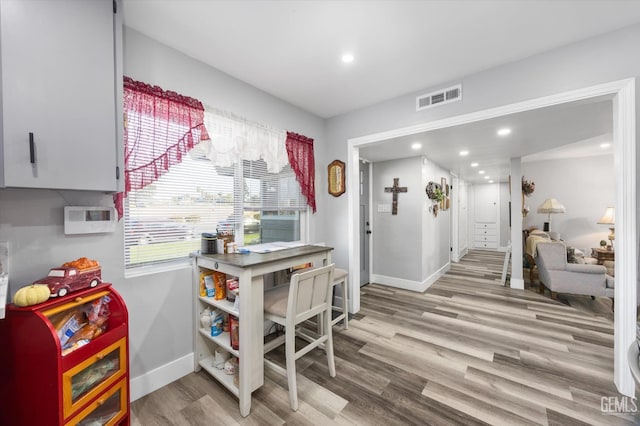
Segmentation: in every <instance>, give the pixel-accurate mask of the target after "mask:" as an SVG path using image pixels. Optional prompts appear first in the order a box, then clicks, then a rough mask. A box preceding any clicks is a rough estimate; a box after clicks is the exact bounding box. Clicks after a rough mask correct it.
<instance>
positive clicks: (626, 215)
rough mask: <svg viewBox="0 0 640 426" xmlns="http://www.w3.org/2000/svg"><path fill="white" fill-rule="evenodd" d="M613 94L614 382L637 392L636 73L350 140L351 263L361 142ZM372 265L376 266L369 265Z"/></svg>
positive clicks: (517, 239) (356, 304) (517, 237)
mask: <svg viewBox="0 0 640 426" xmlns="http://www.w3.org/2000/svg"><path fill="white" fill-rule="evenodd" d="M604 95H613V96H614V97H613V147H614V173H615V183H616V198H615V200H616V231H617V232H616V250H617V251H618V253H620V254H621V255H620V256H618V257H619V259H618V261H617V262H616V266H615V274H616V281H617V283H618V285H616V288H615V299H616V304H615V305H616V309H615V314H614V382H615V384H616V386H617V388H618V391H620V393H622V394H624V395H628V396H633V395H634V392H635V383H634V381H633V378H632V376H631V372H630V370H629V367H628V363H627V355H626V353H627V349H628V348H629V346H630V345H631V343H633V342H634V341H635V338H636V286H637V278H638V274H637V269H636V262H637V247H638V236H637V234H636V149H635V144H636V115H635V103H636V91H635V79H634V78H629V79H624V80H618V81H613V82H609V83H604V84H599V85H595V86H589V87H585V88H581V89H577V90H571V91H568V92H563V93H558V94H554V95H550V96H544V97H540V98H535V99H531V100H527V101H522V102H516V103H513V104H509V105H504V106H500V107H496V108H490V109H486V110H483V111H477V112H471V113H467V114H462V115H458V116H453V117H449V118H444V119H440V120H434V121H430V122H425V123H420V124H416V125H412V126H407V127H403V128H399V129H394V130H389V131H384V132H379V133H374V134H371V135H366V136H361V137H356V138H352V139H349V140H348V146H347V163H348V167H347V169H348V171H349V174H350V176H349V179H347V181H348V182H350V184H349V188H348V189H347V199H348V200H347V202H348V207H347V217H348V234H347V235H348V236H350V238H348V246H349V264H350V265H359V261H360V256H361V253H360V244H359V235H358V233H359V214H358V209H359V204H358V201H359V197H358V196H356V194H359V193H360V192H359V190H358V185H359V184H358V182H359V179H358V177H359V176H358V174H359V165H358V161H359V160H360V148H362V147H365V146H367V145H370V144H373V143H376V142H380V141H382V140H386V139H392V138H398V137H402V136H407V135H413V134H416V133H421V132H425V131H430V130H436V129H442V128H446V127H453V126H457V125H461V124H467V123H472V122H476V121H482V120H486V119H489V118H495V117H500V116H503V115H507V114H513V113H518V112H524V111H529V110H533V109H537V108H544V107H549V106H553V105H558V104H563V103H567V102H574V101H579V100H583V99H589V98H593V97H597V96H604ZM511 240H512V244H514V245H515V244H520V245H521V244H522V233H521V232H519V231H518V232H514V231H513V230H512V238H511ZM370 267H371V266H370ZM350 273H351V274H353V277H350V278H351V279H352V280H353V282H355V283H358V282H360V270H359V267H358V268H351V271H350ZM350 289H351V292H352V294H351V301H352V305H351V306H352V312H358V311H359V310H360V289H359V287H357V286H350Z"/></svg>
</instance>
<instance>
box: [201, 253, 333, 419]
mask: <svg viewBox="0 0 640 426" xmlns="http://www.w3.org/2000/svg"><path fill="white" fill-rule="evenodd" d="M332 250H333V248H332V247H321V246H312V245H305V246H302V247H296V248H291V249H285V250H279V251H275V252H271V253H247V254H235V253H234V254H212V255H200V254H199V255H196V256H195V262H194V267H193V283H194V287H193V288H194V289H195V293H194V300H195V308H194V315H195V318H194V324H195V327H194V328H195V333H194V346H195V348H194V355H195V366H194V370H195V371H199V370H200V369H201V368H204V369H205V370H206V371H207V372H209V373H210V374H211V375H212V376H213V377H214V378H216V379H217V380H219V381H220V382H221V383H222V384H223V385H224V386H225V387H227V388H228V389H229V390H230V391H231V392H232V393H234V394H235V395H236V396H238V399H239V405H240V414H242V416H243V417H246V416H248V415H249V412H250V411H251V392H253V391H254V390H256V389H258V388H259V387H260V386H262V385H263V384H264V357H263V352H264V350H263V346H264V332H263V329H264V312H263V303H264V301H263V293H264V282H263V275H264V274H268V273H271V272H276V271H280V270H283V269H287V268H291V267H294V266H297V265H301V264H304V263H307V262H313V264H314V265H316V266H321V265H328V264H330V263H331V251H332ZM201 268H205V269H209V270H215V271H220V272H224V273H225V274H229V275H233V276H236V277H238V278H239V279H240V284H239V285H240V312H239V318H240V348H239V350H238V351H236V352H235V353H234V352H233V351H231V352H232V353H234V355H237V356H238V358H239V359H240V374H239V384H238V386H236V385H234V384H233V379H232V378H230V376H227V377H225V376H224V373H223V372H219V371H218V370H215V369H213V367H212V366H211V359H212V347H214V346H215V345H220V346H222V347H223V348H225V349H227V348H226V346H225V342H224V341H223V340H222V339H228V336H225V337H222V338H218V339H216V338H211V337H209V336H206V331H204V330H202V329H200V312H201V310H202V306H203V304H210V305H212V306H215V307H217V308H219V309H222V310H224V311H226V312H231V313H234V311H233V310H232V308H230V305H231V304H230V303H228V302H222V301H219V302H216V301H213V298H203V297H199V280H200V270H201Z"/></svg>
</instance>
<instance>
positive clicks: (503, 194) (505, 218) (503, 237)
mask: <svg viewBox="0 0 640 426" xmlns="http://www.w3.org/2000/svg"><path fill="white" fill-rule="evenodd" d="M499 186H500V193H499V198H498V199H499V200H500V223H499V231H500V241H498V247H507V245H508V244H509V239H510V238H511V226H509V201H510V199H511V197H510V196H509V183H508V182H501V183H500V185H499Z"/></svg>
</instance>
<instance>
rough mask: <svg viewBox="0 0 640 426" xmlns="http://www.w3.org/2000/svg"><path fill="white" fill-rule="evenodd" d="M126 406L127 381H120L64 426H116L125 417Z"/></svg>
mask: <svg viewBox="0 0 640 426" xmlns="http://www.w3.org/2000/svg"><path fill="white" fill-rule="evenodd" d="M128 404H129V399H128V395H127V380H126V379H122V380H121V381H120V382H119V383H117V384H116V385H115V386H113V387H112V388H111V389H109V390H108V391H107V392H105V393H104V394H103V395H102V396H101V397H99V398H98V399H97V400H95V401H94V402H92V403H91V404H89V405H88V406H87V408H85V409H84V410H83V411H82V412H81V413H80V414H78V415H77V416H76V417H74V418H73V419H71V420H70V421H69V422H67V423H65V426H76V425H79V426H94V425H105V426H112V425H117V424H119V423H120V421H121V420H122V418H123V417H125V416H126V415H127V412H128V408H127V407H128ZM127 424H128V422H127Z"/></svg>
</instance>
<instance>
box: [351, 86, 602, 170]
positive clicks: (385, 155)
mask: <svg viewBox="0 0 640 426" xmlns="http://www.w3.org/2000/svg"><path fill="white" fill-rule="evenodd" d="M502 128H509V129H511V134H509V135H507V136H499V135H498V134H497V131H498V130H499V129H502ZM612 132H613V103H612V101H611V96H607V97H598V98H591V99H586V100H582V101H577V102H571V103H565V104H560V105H555V106H552V107H547V108H540V109H535V110H531V111H525V112H521V113H517V114H510V115H505V116H502V117H497V118H493V119H489V120H483V121H478V122H474V123H469V124H465V125H459V126H455V127H448V128H444V129H437V130H432V131H429V132H423V133H418V134H415V135H410V136H403V137H400V138H394V139H387V140H384V141H380V142H378V143H374V144H371V145H368V146H366V147H363V148H360V157H361V158H364V159H366V160H369V161H372V162H376V161H385V160H392V159H398V158H406V157H414V156H418V155H423V156H425V157H427V158H428V159H429V160H431V161H433V162H435V163H436V164H438V165H440V166H441V167H443V168H445V169H447V170H450V171H452V172H454V173H455V174H457V175H458V176H460V177H461V178H463V179H464V180H466V181H467V182H470V183H480V182H484V181H488V180H494V181H495V182H499V181H506V180H507V178H508V176H509V168H510V158H514V157H521V158H522V161H523V162H527V161H542V160H553V159H560V158H576V157H585V156H590V155H604V154H613V148H612V146H611V143H612ZM415 143H418V144H420V145H421V147H420V148H419V149H412V148H411V145H412V144H415ZM605 143H608V144H610V145H609V146H608V147H605V148H603V147H601V146H600V145H601V144H605ZM460 151H468V154H467V155H465V156H461V155H460ZM471 163H478V166H477V167H472V166H471ZM480 171H484V173H483V174H480V173H479V172H480ZM485 176H488V178H485Z"/></svg>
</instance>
